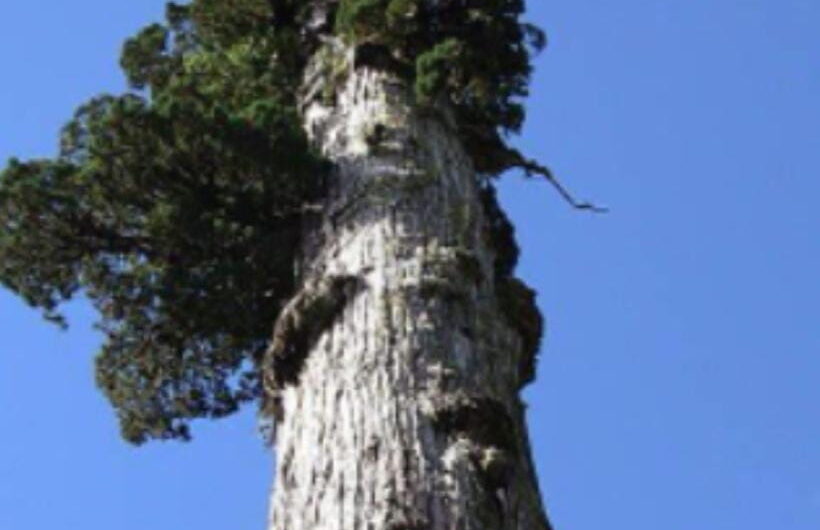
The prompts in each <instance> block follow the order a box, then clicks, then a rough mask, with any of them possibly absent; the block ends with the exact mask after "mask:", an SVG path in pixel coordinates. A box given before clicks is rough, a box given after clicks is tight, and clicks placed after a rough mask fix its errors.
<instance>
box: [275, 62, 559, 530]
mask: <svg viewBox="0 0 820 530" xmlns="http://www.w3.org/2000/svg"><path fill="white" fill-rule="evenodd" d="M355 62H356V58H355V53H354V52H353V51H351V50H348V49H339V50H337V51H336V52H333V53H326V54H324V56H323V55H322V54H319V56H317V59H316V60H315V62H314V64H313V65H312V67H311V68H310V69H309V75H308V78H307V81H306V89H305V94H306V95H305V98H304V109H303V112H304V117H305V126H306V127H307V129H308V131H309V133H310V135H311V137H312V139H313V140H314V141H315V142H317V144H318V145H320V146H321V147H322V149H323V151H324V152H325V154H326V155H327V156H328V157H329V158H331V159H332V160H333V161H334V163H335V164H336V171H335V174H334V176H333V179H332V180H333V181H332V183H331V185H330V187H331V190H332V192H331V196H330V198H329V199H328V201H327V207H326V209H325V211H324V212H323V213H322V214H321V215H319V216H317V219H316V220H315V221H314V222H312V223H311V225H310V226H308V227H306V231H307V243H306V246H305V250H304V252H305V263H304V270H303V271H302V276H303V279H304V286H305V287H304V289H303V291H302V293H300V294H299V295H298V296H297V299H294V302H293V303H292V304H291V305H292V308H291V309H293V311H292V314H291V315H290V316H285V317H283V318H285V320H286V322H284V323H282V322H281V321H282V319H280V325H277V330H278V333H279V336H277V337H276V339H275V340H274V342H275V344H278V346H274V347H275V348H276V351H274V352H273V353H272V361H271V362H272V364H273V373H274V375H273V377H272V381H273V382H272V383H271V384H272V385H273V386H275V390H274V391H273V393H274V394H275V395H274V396H273V397H272V399H273V401H275V402H276V407H275V408H276V410H277V411H278V412H277V415H278V421H277V429H276V440H275V443H276V451H277V473H276V475H277V476H276V482H275V485H274V490H273V496H272V502H271V515H270V520H269V528H270V529H275V530H308V529H310V530H358V529H362V530H428V529H429V530H445V529H447V530H450V529H459V530H479V529H480V530H502V529H503V530H508V529H509V530H513V529H516V530H517V529H527V530H543V529H549V528H550V526H549V523H548V522H547V519H546V516H545V514H544V511H543V508H542V504H541V499H540V495H539V492H538V487H537V482H536V478H535V475H534V472H533V466H532V462H531V456H530V448H529V444H528V437H527V432H526V427H525V421H524V406H523V404H522V403H521V401H520V398H519V390H520V388H521V386H523V384H525V383H526V379H528V375H527V374H525V373H523V372H525V370H522V368H521V366H522V364H526V359H525V358H524V357H525V356H527V355H532V353H533V352H531V351H526V349H525V343H526V341H525V340H524V339H523V338H522V336H521V333H519V332H518V331H517V330H516V326H515V315H510V314H504V313H505V311H504V310H503V309H502V305H503V304H502V303H501V302H500V299H501V298H502V297H501V296H499V294H498V291H499V289H501V284H500V283H499V282H497V281H496V279H495V278H494V266H493V260H494V254H493V249H492V241H491V240H490V239H489V237H488V227H487V223H486V221H485V219H484V214H483V211H482V208H481V203H480V200H479V186H478V183H477V181H476V177H475V173H474V172H473V170H472V168H471V164H470V161H469V159H468V157H467V156H466V154H465V152H464V151H463V149H462V147H461V145H460V143H459V141H458V139H457V136H456V135H455V134H454V132H453V129H452V125H451V124H449V123H448V120H447V118H446V115H445V113H443V112H440V111H439V112H430V111H424V110H423V109H422V107H421V106H419V105H416V104H415V103H414V102H413V98H412V97H411V93H410V91H409V90H408V88H407V87H406V84H403V83H402V82H400V81H399V80H398V79H396V78H394V77H393V76H391V75H390V74H388V73H385V72H380V71H377V70H374V69H370V68H367V67H361V66H360V67H357V65H356V64H355ZM340 71H344V72H347V73H346V76H344V78H343V80H342V81H339V82H338V86H333V85H332V83H334V76H337V77H338V73H339V72H340ZM331 89H332V90H331ZM524 291H526V289H524ZM527 292H528V291H527ZM300 297H301V298H300ZM525 298H526V297H525ZM525 302H526V300H525ZM529 303H530V304H532V300H531V296H530V298H529ZM300 304H301V308H300V307H298V306H300ZM277 339H278V342H277Z"/></svg>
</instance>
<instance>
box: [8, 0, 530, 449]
mask: <svg viewBox="0 0 820 530" xmlns="http://www.w3.org/2000/svg"><path fill="white" fill-rule="evenodd" d="M523 8H524V6H523V0H192V1H191V2H190V3H188V4H184V5H181V4H174V3H170V4H168V7H167V11H166V22H165V23H164V24H152V25H150V26H148V27H146V28H145V29H143V30H142V31H140V32H139V33H138V34H137V35H135V36H134V37H133V38H131V39H129V40H128V41H127V42H126V43H125V45H124V47H123V51H122V56H121V61H120V63H121V66H122V68H123V70H124V73H125V75H126V77H127V79H128V81H129V83H130V86H131V91H130V92H128V93H126V94H124V95H118V96H114V95H103V96H99V97H96V98H94V99H92V100H91V101H89V102H88V103H87V104H85V105H83V106H82V107H80V108H79V109H78V110H77V112H76V114H75V116H74V118H73V119H72V120H71V121H70V122H69V123H68V124H67V125H66V127H65V128H64V129H63V132H62V136H61V141H60V152H59V155H58V156H57V157H55V158H53V159H43V160H33V161H28V162H21V161H18V160H12V161H10V163H9V165H8V167H7V168H6V169H5V170H4V171H2V173H0V283H2V284H3V285H5V286H6V287H8V288H10V289H11V290H13V291H15V292H16V293H18V294H19V295H20V296H21V297H22V298H24V299H25V300H26V301H27V302H28V303H29V304H30V305H32V306H34V307H38V308H40V309H42V310H43V312H44V314H45V316H46V317H47V318H48V319H50V320H54V321H56V322H58V323H64V322H63V319H62V317H61V315H60V313H59V306H60V304H61V303H62V302H65V301H66V300H69V299H71V298H72V297H74V296H76V295H78V294H83V295H85V296H87V297H88V298H89V299H90V300H91V301H92V302H93V303H94V305H95V306H96V308H97V309H98V310H99V312H100V315H101V319H100V322H99V327H100V329H101V330H102V331H103V332H104V334H105V338H106V341H105V343H104V346H103V348H102V350H101V352H100V353H99V355H98V357H97V360H96V374H97V382H98V385H99V386H100V388H101V389H102V390H103V391H104V392H105V394H106V395H107V397H108V398H109V400H110V401H111V403H112V405H113V406H114V408H115V410H116V413H117V415H118V417H119V419H120V423H121V429H122V433H123V436H124V437H125V438H126V439H127V440H129V441H131V442H134V443H142V442H145V441H147V440H149V439H168V438H182V439H186V438H187V437H188V435H189V434H188V424H189V422H190V420H192V419H195V418H201V417H221V416H224V415H227V414H230V413H232V412H233V411H235V410H236V409H237V407H238V406H240V405H241V403H243V402H246V401H251V400H256V399H257V398H259V397H260V394H261V382H260V377H259V372H260V371H259V363H260V362H261V357H262V354H263V352H264V349H265V347H266V345H267V343H268V340H269V338H270V330H271V326H272V323H273V322H274V321H275V320H276V318H277V316H278V315H279V312H280V310H281V308H282V306H283V305H284V302H285V301H286V300H288V299H289V298H290V297H291V296H292V295H293V292H294V288H295V286H294V283H295V280H296V278H295V277H294V276H295V270H296V269H297V267H296V262H297V260H298V255H297V249H298V248H299V238H300V228H301V226H302V222H303V220H304V219H303V218H304V213H303V212H304V211H305V205H307V204H311V203H314V202H316V201H317V200H318V199H320V198H321V196H322V194H323V191H324V188H325V175H326V174H327V169H328V168H327V165H326V163H325V162H324V161H323V160H322V159H321V157H319V156H318V155H317V154H316V153H314V152H313V151H312V149H311V147H310V146H309V145H308V142H307V140H306V138H305V135H304V133H303V131H302V127H301V122H300V117H299V115H298V110H297V107H298V106H297V101H296V96H295V94H296V93H297V90H298V87H299V86H300V83H301V80H302V75H303V70H304V66H305V64H306V63H307V59H308V58H309V57H310V56H311V54H313V53H314V52H315V51H316V50H317V49H318V48H319V46H320V43H321V41H322V38H321V37H322V35H321V34H322V33H325V32H333V31H335V32H337V33H341V34H342V36H343V38H345V39H347V40H348V42H350V43H352V44H356V45H365V44H366V45H369V46H371V50H377V51H378V50H385V51H386V52H387V54H388V55H389V57H390V58H391V61H394V62H396V63H400V65H401V66H402V67H401V68H400V70H401V71H402V72H405V75H407V76H409V77H410V78H411V79H409V84H410V85H412V86H413V87H414V90H415V92H416V95H417V97H418V100H419V101H420V102H421V103H422V104H433V103H435V102H437V101H438V100H439V99H440V98H446V99H448V100H449V101H450V103H451V107H452V108H453V109H454V110H455V114H456V119H457V123H458V126H459V129H460V132H461V136H462V140H463V141H464V143H465V146H466V147H467V150H468V152H470V153H471V154H472V157H473V160H474V162H475V165H476V168H477V169H478V171H479V172H480V173H484V174H488V175H495V174H498V173H500V172H501V171H503V170H504V169H506V168H507V167H509V166H510V165H511V164H512V162H511V155H510V153H511V150H510V148H508V147H507V145H506V143H505V140H504V135H505V134H506V133H509V132H515V131H517V130H518V128H519V127H520V126H521V122H522V120H523V118H524V113H523V108H522V106H521V103H520V99H521V98H522V97H523V96H525V95H526V93H527V82H528V80H529V74H530V55H531V53H532V52H533V51H534V50H536V49H538V48H540V47H541V46H542V45H543V35H542V33H541V32H540V31H539V30H537V29H536V28H534V27H532V26H529V25H527V24H524V23H522V22H520V20H519V18H520V15H521V13H522V12H523ZM328 21H335V26H334V25H333V23H328ZM377 55H378V54H377ZM388 62H389V61H388ZM512 158H514V157H512ZM484 201H485V209H486V210H487V212H488V216H489V217H490V219H491V224H492V226H491V229H490V234H489V235H490V237H492V238H493V241H494V243H495V244H496V246H497V247H498V249H499V256H500V257H499V260H498V262H497V264H496V265H497V267H496V268H497V270H496V275H497V277H498V278H505V277H507V276H508V275H509V274H510V273H511V271H512V268H513V267H514V265H515V260H516V257H517V247H516V246H515V240H514V237H513V233H512V227H511V225H510V224H509V222H508V221H507V220H506V217H504V215H503V212H501V210H500V208H499V207H498V205H497V203H496V201H495V196H494V194H493V192H492V189H491V188H487V191H485V195H484Z"/></svg>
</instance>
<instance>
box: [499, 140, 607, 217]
mask: <svg viewBox="0 0 820 530" xmlns="http://www.w3.org/2000/svg"><path fill="white" fill-rule="evenodd" d="M516 155H517V156H516V157H515V158H516V159H515V162H514V163H513V166H512V167H517V168H519V169H521V170H523V171H524V174H525V175H526V176H528V177H532V176H533V175H539V176H541V177H544V178H545V179H546V180H547V182H549V183H550V184H551V185H552V187H553V188H555V191H557V192H558V194H559V195H561V197H563V199H564V200H565V201H567V203H569V205H570V206H572V207H573V208H575V209H576V210H589V211H591V212H594V213H607V212H608V211H609V209H608V208H603V207H601V206H597V205H595V204H593V203H591V202H581V201H578V200H577V199H576V198H575V197H574V196H573V195H572V193H570V192H569V191H568V190H567V189H566V188H565V187H564V185H563V184H561V182H560V181H559V180H558V179H557V178H555V175H553V174H552V171H550V170H549V168H548V167H546V166H542V165H541V164H539V163H538V162H536V161H534V160H528V159H526V158H524V157H523V156H521V155H520V154H518V153H516Z"/></svg>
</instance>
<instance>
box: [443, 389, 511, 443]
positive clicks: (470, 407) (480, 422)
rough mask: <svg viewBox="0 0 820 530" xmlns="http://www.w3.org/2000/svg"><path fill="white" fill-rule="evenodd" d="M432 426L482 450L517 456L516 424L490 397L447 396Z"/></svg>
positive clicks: (502, 407)
mask: <svg viewBox="0 0 820 530" xmlns="http://www.w3.org/2000/svg"><path fill="white" fill-rule="evenodd" d="M433 427H434V428H435V429H436V430H437V431H439V432H441V433H444V434H447V435H448V436H452V437H459V436H461V437H464V438H467V439H469V440H470V441H471V442H473V443H474V444H475V445H477V446H479V447H485V448H489V447H495V448H497V449H498V450H500V451H504V452H507V453H510V454H515V453H517V448H518V442H517V435H516V432H517V431H516V425H515V422H514V421H513V418H512V416H511V415H510V413H509V412H508V411H507V407H506V406H505V405H504V403H503V402H502V401H500V400H498V399H495V398H492V397H489V396H466V395H455V396H453V395H449V396H446V397H445V398H443V399H442V400H441V401H440V402H439V403H437V404H435V405H434V410H433Z"/></svg>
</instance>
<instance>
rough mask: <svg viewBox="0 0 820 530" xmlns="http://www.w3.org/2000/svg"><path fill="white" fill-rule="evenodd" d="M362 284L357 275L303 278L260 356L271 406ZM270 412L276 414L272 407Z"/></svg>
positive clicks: (290, 382)
mask: <svg viewBox="0 0 820 530" xmlns="http://www.w3.org/2000/svg"><path fill="white" fill-rule="evenodd" d="M363 287H364V284H363V281H362V280H361V279H360V278H359V277H357V276H351V275H333V276H329V277H326V278H320V279H318V280H315V281H308V282H306V283H305V285H304V287H303V288H302V289H301V290H300V291H299V292H298V293H297V294H296V295H295V296H294V297H293V298H291V300H290V301H289V302H288V303H287V305H285V307H284V309H283V310H282V312H281V313H280V314H279V318H277V319H276V324H275V325H274V327H273V337H272V338H271V343H270V346H269V347H268V349H267V351H266V352H265V358H264V359H265V360H264V382H265V391H266V394H267V398H268V399H269V400H271V405H273V406H274V407H275V405H276V402H277V401H278V398H277V395H278V393H279V391H280V390H281V389H282V388H283V387H285V386H286V385H288V384H292V383H295V382H296V381H297V380H298V378H299V373H300V372H301V370H302V366H303V365H304V362H305V359H306V358H307V355H308V352H309V351H310V349H311V347H313V345H314V344H315V342H316V340H317V339H318V338H319V336H320V335H321V334H322V333H323V332H324V331H325V330H326V329H327V328H328V327H329V326H330V325H331V324H333V322H334V321H335V320H336V319H337V318H338V316H339V315H340V314H341V312H342V310H344V308H345V306H346V305H347V304H348V302H349V301H350V300H351V299H352V298H353V297H354V296H355V295H356V294H357V293H358V292H360V291H361V289H362V288H363ZM272 412H273V413H274V416H278V414H277V413H276V410H275V409H274V410H273V411H272Z"/></svg>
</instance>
